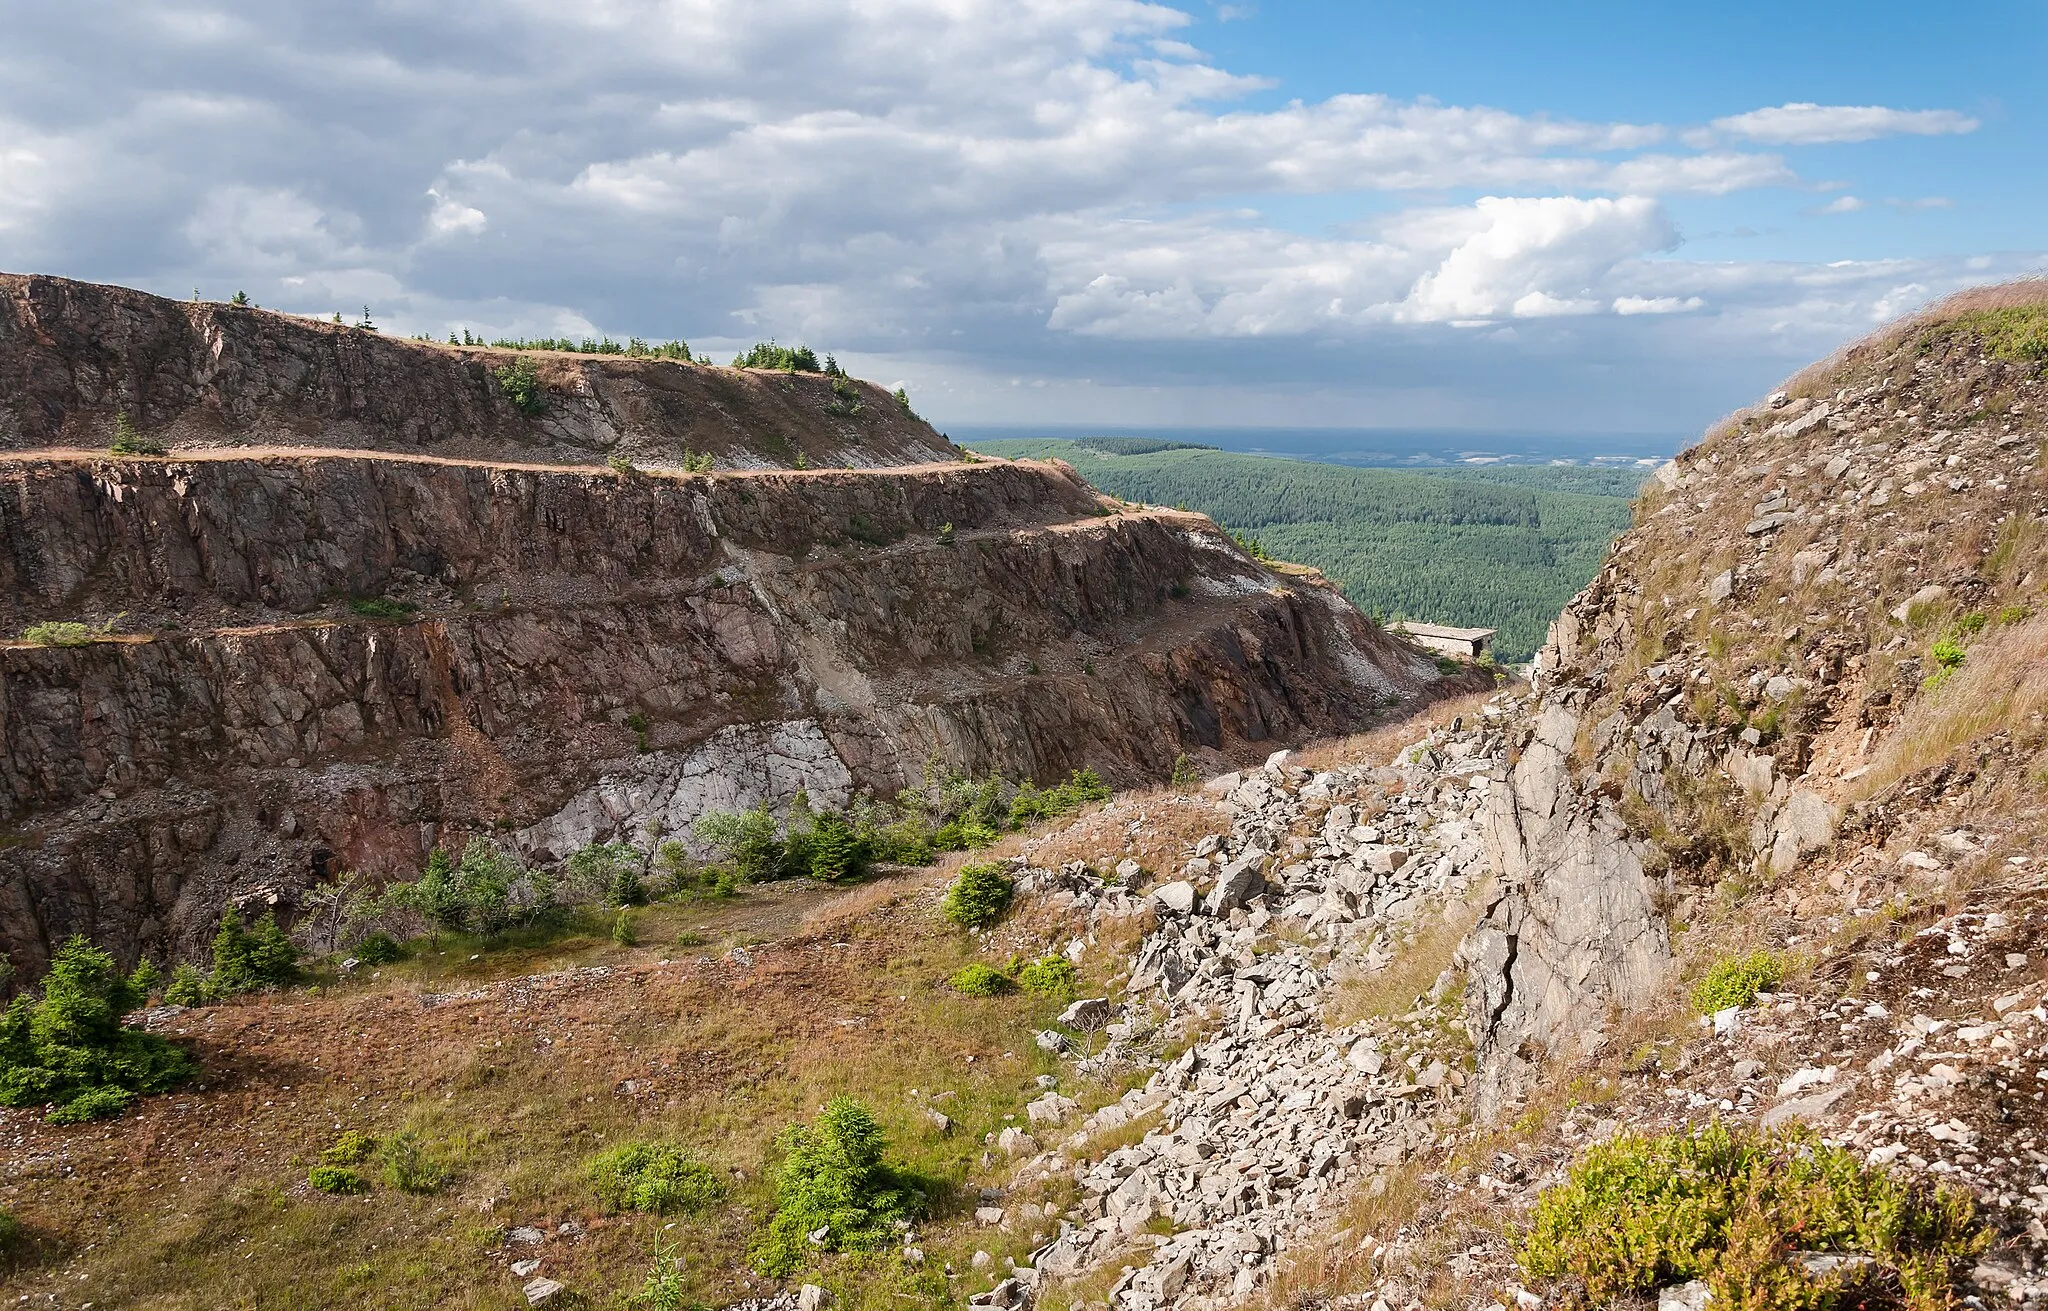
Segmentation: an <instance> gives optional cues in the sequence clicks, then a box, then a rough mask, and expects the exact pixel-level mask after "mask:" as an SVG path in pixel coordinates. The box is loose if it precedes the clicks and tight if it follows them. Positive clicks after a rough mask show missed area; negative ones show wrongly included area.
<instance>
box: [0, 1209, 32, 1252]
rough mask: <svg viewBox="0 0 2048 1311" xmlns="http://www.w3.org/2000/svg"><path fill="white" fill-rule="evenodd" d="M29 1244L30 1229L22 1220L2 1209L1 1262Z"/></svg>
mask: <svg viewBox="0 0 2048 1311" xmlns="http://www.w3.org/2000/svg"><path fill="white" fill-rule="evenodd" d="M27 1245H28V1230H27V1229H26V1228H24V1227H23V1226H22V1223H21V1221H19V1220H17V1219H15V1218H14V1216H13V1215H12V1214H10V1213H9V1212H6V1211H0V1262H4V1261H6V1260H7V1259H9V1258H10V1257H12V1256H13V1255H14V1254H15V1253H16V1252H17V1251H19V1250H20V1249H22V1248H23V1247H26V1246H27Z"/></svg>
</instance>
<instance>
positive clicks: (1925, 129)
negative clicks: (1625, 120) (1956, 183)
mask: <svg viewBox="0 0 2048 1311" xmlns="http://www.w3.org/2000/svg"><path fill="white" fill-rule="evenodd" d="M1713 126H1714V127H1716V128H1718V129H1719V130H1720V131H1722V132H1725V133H1727V134H1728V135H1729V136H1735V137H1742V138H1743V139H1745V140H1748V141H1757V142H1762V143H1763V144H1765V145H1772V146H1813V145H1825V144H1830V143H1834V142H1843V141H1872V140H1875V139H1876V138H1878V137H1889V136H1916V137H1936V136H1955V135H1959V134H1961V133H1964V132H1975V131H1976V130H1977V127H1978V123H1977V120H1976V119H1974V118H1971V117H1970V116H1969V115H1968V114H1964V113H1960V112H1958V111H1956V110H1953V109H1887V108H1885V107H1884V106H1882V105H1816V104H1812V103H1809V102H1805V101H1795V102H1793V103H1792V104H1787V105H1778V106H1775V107H1773V108H1770V109H1752V110H1750V111H1749V112H1748V113H1746V114H1731V115H1729V116H1728V117H1726V118H1717V119H1715V120H1714V123H1713Z"/></svg>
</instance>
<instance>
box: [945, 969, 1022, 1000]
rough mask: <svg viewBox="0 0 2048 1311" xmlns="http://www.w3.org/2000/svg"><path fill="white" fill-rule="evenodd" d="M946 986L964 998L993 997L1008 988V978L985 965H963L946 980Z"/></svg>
mask: <svg viewBox="0 0 2048 1311" xmlns="http://www.w3.org/2000/svg"><path fill="white" fill-rule="evenodd" d="M946 986H947V987H949V988H951V989H952V990H953V991H955V992H957V993H959V994H961V995H962V996H965V997H993V996H995V995H996V994H997V993H999V992H1004V991H1007V990H1008V989H1009V987H1010V980H1009V977H1008V976H1007V975H1005V974H1003V972H1002V971H1000V970H994V969H990V968H989V967H988V966H986V965H963V966H961V967H960V968H959V969H958V970H956V971H954V974H953V977H952V978H950V979H948V980H946Z"/></svg>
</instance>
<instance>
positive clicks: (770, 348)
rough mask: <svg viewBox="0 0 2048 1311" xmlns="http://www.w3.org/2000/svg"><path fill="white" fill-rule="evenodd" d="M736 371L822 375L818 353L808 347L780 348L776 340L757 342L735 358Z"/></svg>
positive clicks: (733, 365) (733, 363) (733, 364)
mask: <svg viewBox="0 0 2048 1311" xmlns="http://www.w3.org/2000/svg"><path fill="white" fill-rule="evenodd" d="M732 367H734V368H735V369H781V370H783V371H784V372H786V373H821V372H823V370H822V369H821V368H820V367H819V364H818V355H817V352H815V351H813V350H812V349H811V348H810V347H808V346H778V345H776V344H775V342H774V339H772V338H771V339H769V340H767V341H759V342H755V343H754V345H753V346H752V347H751V348H749V349H748V350H746V351H745V352H743V353H741V354H739V355H736V356H734V357H733V361H732Z"/></svg>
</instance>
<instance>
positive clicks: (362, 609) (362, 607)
mask: <svg viewBox="0 0 2048 1311" xmlns="http://www.w3.org/2000/svg"><path fill="white" fill-rule="evenodd" d="M418 609H419V607H418V606H416V605H414V604H413V603H412V602H410V601H394V600H392V599H391V598H390V597H388V596H357V597H351V598H350V599H349V603H348V610H349V613H350V614H353V615H361V616H362V617H363V618H365V619H409V618H411V617H412V614H413V612H414V611H415V610H418Z"/></svg>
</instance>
